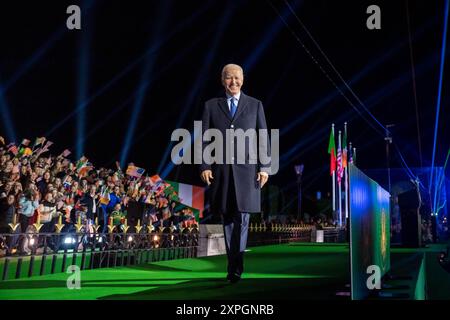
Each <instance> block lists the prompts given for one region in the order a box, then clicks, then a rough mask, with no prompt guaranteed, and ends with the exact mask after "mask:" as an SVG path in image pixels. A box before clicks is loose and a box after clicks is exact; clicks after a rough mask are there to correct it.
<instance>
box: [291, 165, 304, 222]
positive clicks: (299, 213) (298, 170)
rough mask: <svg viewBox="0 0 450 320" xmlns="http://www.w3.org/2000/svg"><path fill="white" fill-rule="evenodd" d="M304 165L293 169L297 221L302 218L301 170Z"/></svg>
mask: <svg viewBox="0 0 450 320" xmlns="http://www.w3.org/2000/svg"><path fill="white" fill-rule="evenodd" d="M304 167H305V166H304V165H303V164H300V165H296V166H295V167H294V169H295V174H296V175H297V192H298V194H297V200H298V201H297V220H298V219H299V218H302V219H303V217H302V174H303V169H304Z"/></svg>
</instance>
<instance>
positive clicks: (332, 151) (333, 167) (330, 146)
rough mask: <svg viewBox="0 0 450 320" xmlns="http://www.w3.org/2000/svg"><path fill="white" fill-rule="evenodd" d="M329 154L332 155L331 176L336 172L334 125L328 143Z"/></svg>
mask: <svg viewBox="0 0 450 320" xmlns="http://www.w3.org/2000/svg"><path fill="white" fill-rule="evenodd" d="M328 154H330V175H333V172H335V171H336V144H335V142H334V124H333V125H332V126H331V133H330V140H329V142H328Z"/></svg>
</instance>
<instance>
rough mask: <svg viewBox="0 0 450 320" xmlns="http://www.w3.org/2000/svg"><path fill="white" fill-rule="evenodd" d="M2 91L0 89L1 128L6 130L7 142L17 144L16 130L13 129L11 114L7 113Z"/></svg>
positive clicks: (7, 107) (7, 109)
mask: <svg viewBox="0 0 450 320" xmlns="http://www.w3.org/2000/svg"><path fill="white" fill-rule="evenodd" d="M3 92H4V91H3V90H1V89H0V112H1V114H2V123H3V127H4V128H5V130H6V132H5V133H6V138H7V139H8V141H9V142H16V143H17V142H18V141H17V136H16V130H15V129H14V124H13V121H12V118H11V113H10V112H9V106H8V104H7V102H6V99H5V96H4V95H3Z"/></svg>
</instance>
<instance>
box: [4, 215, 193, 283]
mask: <svg viewBox="0 0 450 320" xmlns="http://www.w3.org/2000/svg"><path fill="white" fill-rule="evenodd" d="M75 227H76V229H75V230H74V231H73V232H61V229H62V228H59V229H58V228H57V231H59V232H54V233H43V232H39V230H40V229H41V228H35V231H34V232H29V233H8V234H0V277H1V278H0V279H1V280H8V279H14V278H15V279H18V278H22V277H31V276H34V275H44V274H49V273H51V274H52V273H57V272H66V269H67V267H68V266H69V265H77V266H78V267H79V268H80V269H81V270H84V269H95V268H110V267H116V266H126V265H137V264H142V263H148V262H152V261H161V260H172V259H179V258H193V257H197V251H198V242H199V229H198V226H197V225H193V226H192V227H189V228H180V229H176V228H174V227H173V226H170V227H160V228H157V229H156V230H155V229H154V228H153V226H149V227H148V228H144V227H142V226H140V224H139V222H138V225H137V226H135V227H133V228H134V229H135V232H134V233H129V232H128V229H129V228H130V227H129V226H127V225H126V224H125V227H124V228H123V229H122V230H121V231H122V232H115V231H116V230H115V229H116V228H115V226H112V225H110V226H108V233H99V232H98V229H99V227H98V226H97V225H94V228H92V229H93V230H94V232H85V230H88V228H86V227H82V226H80V224H78V226H77V225H75ZM89 230H91V229H89Z"/></svg>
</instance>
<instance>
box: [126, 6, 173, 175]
mask: <svg viewBox="0 0 450 320" xmlns="http://www.w3.org/2000/svg"><path fill="white" fill-rule="evenodd" d="M168 4H169V2H168V1H166V2H164V4H163V7H162V8H161V11H162V12H163V13H162V15H160V16H159V19H158V22H157V24H156V27H155V28H153V34H152V39H153V40H152V42H155V43H157V42H159V34H160V33H161V29H162V27H163V25H164V23H165V21H166V20H167V13H168V11H169V10H168V9H169V7H168ZM149 47H150V48H151V47H152V46H151V45H150V46H149ZM156 58H157V57H151V58H150V57H147V58H146V59H145V65H144V68H143V69H142V73H141V80H140V83H139V86H138V90H137V95H136V99H135V101H134V105H133V109H132V112H131V118H130V122H129V124H128V130H127V133H126V135H125V141H124V144H123V149H122V154H121V156H120V165H121V166H122V167H123V166H124V165H125V162H126V161H127V158H128V153H129V152H130V147H131V141H132V140H133V137H134V132H135V130H136V125H137V122H138V118H139V114H140V112H141V109H142V105H143V103H144V100H145V95H146V89H147V87H148V85H149V83H150V81H151V76H150V75H151V74H152V71H153V66H154V64H155V61H156Z"/></svg>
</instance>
